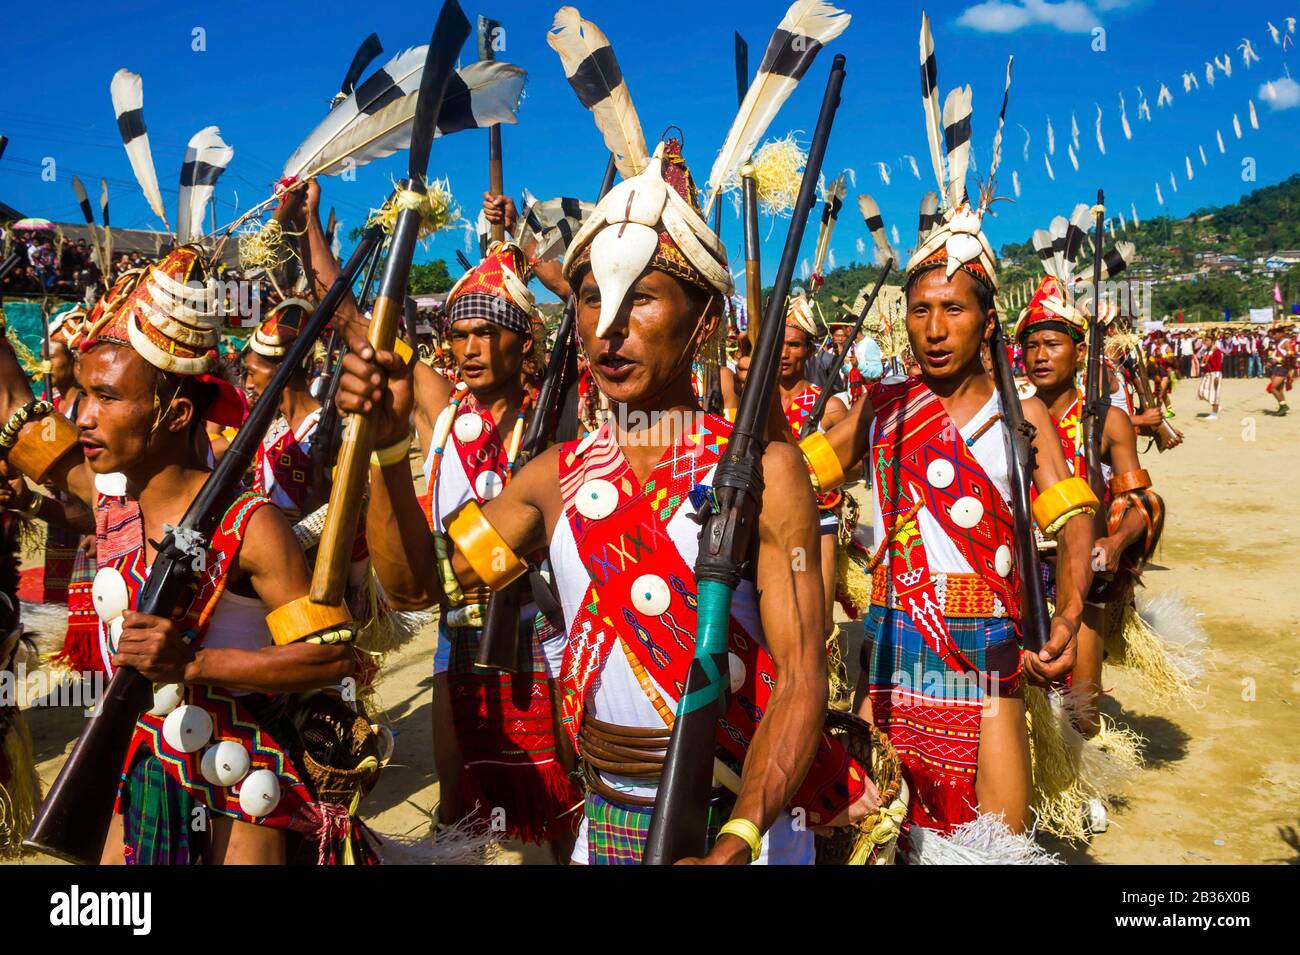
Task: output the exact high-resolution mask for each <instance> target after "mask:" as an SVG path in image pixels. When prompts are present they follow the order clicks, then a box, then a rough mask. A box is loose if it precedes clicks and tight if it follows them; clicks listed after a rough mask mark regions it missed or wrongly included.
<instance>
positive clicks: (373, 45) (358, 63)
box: [330, 33, 384, 109]
mask: <svg viewBox="0 0 1300 955" xmlns="http://www.w3.org/2000/svg"><path fill="white" fill-rule="evenodd" d="M383 52H384V47H383V44H381V43H380V42H379V34H377V33H372V34H370V36H368V37H366V38H365V39H364V40H362V41H361V45H360V46H359V47H357V52H356V53H354V54H353V55H352V62H351V63H350V64H349V65H348V71H347V73H345V74H344V75H343V82H342V83H340V84H339V91H338V92H337V93H335V94H334V99H333V101H332V102H331V103H330V108H331V109H333V108H334V107H335V106H337V105H338V104H339V103H340V102H342V101H343V100H345V99H347V98H348V94H350V93H351V92H352V91H353V90H354V89H356V88H357V80H359V79H361V74H362V73H364V72H365V71H366V67H367V66H369V65H370V64H371V63H373V62H374V61H375V57H377V56H379V54H380V53H383Z"/></svg>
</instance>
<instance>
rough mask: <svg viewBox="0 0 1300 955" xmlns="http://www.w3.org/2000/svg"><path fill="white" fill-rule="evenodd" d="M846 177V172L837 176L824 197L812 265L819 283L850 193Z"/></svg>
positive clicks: (815, 278) (813, 272)
mask: <svg viewBox="0 0 1300 955" xmlns="http://www.w3.org/2000/svg"><path fill="white" fill-rule="evenodd" d="M844 179H845V174H844V173H840V174H839V175H838V176H836V177H835V180H834V181H833V182H832V183H831V184H830V185H829V186H827V187H826V194H825V196H824V197H823V202H822V221H821V226H820V227H819V228H818V229H817V250H816V251H815V252H814V253H813V266H812V274H813V276H814V281H817V282H819V283H820V280H821V277H822V275H823V274H824V273H823V271H822V270H823V269H824V268H825V266H826V254H827V252H829V251H830V247H831V233H833V232H834V231H835V223H836V222H838V221H839V218H840V209H841V208H843V206H844V197H845V196H847V195H848V187H847V186H846V185H845V183H844Z"/></svg>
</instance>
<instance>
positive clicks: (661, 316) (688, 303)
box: [577, 269, 718, 410]
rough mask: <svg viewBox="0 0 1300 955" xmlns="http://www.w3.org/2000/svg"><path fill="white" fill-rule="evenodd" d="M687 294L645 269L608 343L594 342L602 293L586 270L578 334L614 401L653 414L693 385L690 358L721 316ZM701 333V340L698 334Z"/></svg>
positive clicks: (606, 337) (600, 384)
mask: <svg viewBox="0 0 1300 955" xmlns="http://www.w3.org/2000/svg"><path fill="white" fill-rule="evenodd" d="M701 309H707V306H702V305H701V304H700V303H699V302H698V301H695V300H693V299H692V297H691V296H690V295H688V294H687V292H686V289H685V287H684V286H683V285H682V284H681V283H680V282H678V281H677V279H675V278H673V277H672V276H671V275H669V274H668V273H666V272H661V271H659V270H658V269H647V270H646V271H645V272H643V273H642V274H641V277H640V278H638V279H637V281H636V284H635V285H633V286H632V289H631V291H630V292H628V295H627V298H626V299H625V300H624V302H623V307H622V308H621V309H619V312H618V315H617V316H616V317H615V319H614V322H613V324H612V325H611V326H610V328H609V331H607V332H606V333H605V335H604V337H600V338H598V337H597V336H596V323H597V320H598V319H599V318H600V288H599V286H597V284H596V279H595V278H594V277H593V276H592V274H591V270H590V269H588V270H586V273H585V274H584V275H583V278H582V283H581V285H580V286H579V288H578V312H577V326H578V334H579V335H581V336H582V344H583V348H584V349H585V350H586V353H587V357H588V358H589V359H590V361H591V373H592V376H593V377H594V378H595V379H596V384H597V386H598V387H599V388H600V390H601V391H603V392H604V393H605V394H606V396H608V397H609V399H610V400H611V401H614V402H621V403H625V404H628V405H630V406H632V407H633V408H636V407H645V408H647V409H648V410H662V409H654V408H653V407H652V403H653V402H654V401H655V399H656V398H657V397H658V396H660V395H662V394H663V393H664V392H665V391H666V390H668V389H670V388H673V387H674V386H677V385H681V384H682V383H683V381H686V382H689V379H690V374H691V358H692V356H693V355H694V354H695V350H696V347H697V346H698V344H699V342H701V341H703V340H705V339H706V338H707V337H708V336H709V335H710V334H712V332H713V329H714V327H715V326H716V325H717V322H718V316H717V314H716V313H715V312H710V313H709V317H708V318H707V319H706V320H705V321H703V322H702V323H701V321H700V319H701ZM697 328H698V334H697Z"/></svg>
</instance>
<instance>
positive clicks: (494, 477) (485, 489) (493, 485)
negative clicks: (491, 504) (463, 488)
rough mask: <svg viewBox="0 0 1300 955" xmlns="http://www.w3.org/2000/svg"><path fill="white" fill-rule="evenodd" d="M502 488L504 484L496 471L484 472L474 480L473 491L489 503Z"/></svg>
mask: <svg viewBox="0 0 1300 955" xmlns="http://www.w3.org/2000/svg"><path fill="white" fill-rule="evenodd" d="M503 487H505V482H504V481H502V480H501V475H500V474H497V472H496V471H484V472H483V473H482V474H480V475H479V476H478V477H476V478H475V479H474V490H475V492H476V493H477V494H478V496H479V497H481V498H483V500H485V501H490V500H492V498H494V497H496V496H497V495H498V494H500V493H501V489H502V488H503Z"/></svg>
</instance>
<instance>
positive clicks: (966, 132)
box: [943, 86, 971, 209]
mask: <svg viewBox="0 0 1300 955" xmlns="http://www.w3.org/2000/svg"><path fill="white" fill-rule="evenodd" d="M970 116H971V89H970V87H969V86H966V87H958V88H957V89H954V90H951V91H950V92H949V93H948V98H947V99H945V100H944V101H943V145H944V149H945V150H946V156H947V160H948V189H947V191H946V192H945V195H946V197H947V199H948V206H949V207H951V208H953V209H955V208H957V207H958V206H960V205H961V204H962V203H964V202H965V201H966V170H967V168H968V167H969V165H970Z"/></svg>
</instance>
